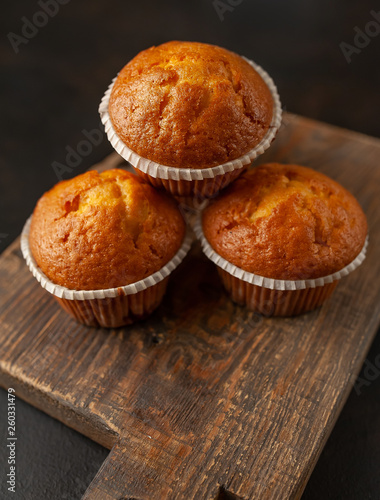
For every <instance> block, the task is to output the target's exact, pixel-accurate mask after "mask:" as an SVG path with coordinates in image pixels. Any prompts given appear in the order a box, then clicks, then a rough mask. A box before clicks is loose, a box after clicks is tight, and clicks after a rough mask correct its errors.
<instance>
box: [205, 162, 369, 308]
mask: <svg viewBox="0 0 380 500" xmlns="http://www.w3.org/2000/svg"><path fill="white" fill-rule="evenodd" d="M198 230H199V228H198ZM202 230H203V236H204V238H205V239H204V245H205V248H207V246H208V245H209V246H210V247H211V248H208V253H209V256H212V257H213V260H214V261H218V263H219V264H220V265H223V267H224V269H222V268H218V269H219V272H220V274H221V277H222V280H223V282H224V284H225V286H226V287H227V289H228V290H229V291H230V293H231V294H232V298H233V299H234V300H235V301H236V302H238V303H241V304H246V305H248V307H249V308H250V309H252V310H255V311H259V312H266V313H270V314H275V315H293V314H298V313H301V312H305V311H307V310H311V309H314V308H315V307H317V306H319V305H321V304H322V303H323V302H324V301H325V300H326V298H327V297H328V296H329V295H330V294H331V293H332V291H333V289H334V288H335V286H336V283H337V281H336V280H337V279H339V278H340V277H341V276H342V274H346V273H347V272H346V270H347V266H350V269H349V270H350V271H351V270H352V269H353V267H355V266H357V265H359V264H360V263H361V261H362V260H363V258H364V251H365V249H364V247H365V242H366V236H367V231H368V228H367V222H366V217H365V215H364V213H363V211H362V209H361V207H360V205H359V204H358V202H357V201H356V199H355V198H354V197H353V196H352V195H351V194H350V193H349V192H348V191H347V190H346V189H344V188H343V187H342V186H341V185H339V184H338V183H336V182H335V181H333V180H332V179H330V178H328V177H327V176H325V175H323V174H321V173H319V172H316V171H314V170H312V169H310V168H306V167H301V166H298V165H280V164H276V163H272V164H267V165H261V166H259V167H256V168H254V169H252V170H250V171H248V172H246V173H244V174H243V175H242V176H241V177H240V178H239V179H237V180H236V181H235V182H234V183H233V184H232V185H231V186H229V187H228V188H227V189H226V191H224V192H223V193H222V194H221V195H219V196H218V197H217V198H216V199H215V200H214V201H213V202H211V203H210V205H209V206H208V207H207V208H206V209H205V211H204V213H203V217H202ZM363 249H364V250H363ZM226 263H228V264H226ZM352 263H355V264H353V265H352Z"/></svg>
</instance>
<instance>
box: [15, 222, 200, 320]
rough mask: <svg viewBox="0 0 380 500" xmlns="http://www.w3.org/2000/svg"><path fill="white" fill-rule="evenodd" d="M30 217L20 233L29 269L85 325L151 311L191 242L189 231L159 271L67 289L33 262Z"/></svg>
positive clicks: (162, 294)
mask: <svg viewBox="0 0 380 500" xmlns="http://www.w3.org/2000/svg"><path fill="white" fill-rule="evenodd" d="M31 219H32V218H31V217H30V218H29V219H28V220H27V221H26V223H25V226H24V228H23V230H22V233H21V251H22V254H23V256H24V258H25V260H26V263H27V265H28V267H29V269H30V271H31V273H32V274H33V276H34V277H35V278H36V279H37V281H38V282H39V283H40V285H41V286H42V288H44V289H45V290H47V291H48V292H49V293H50V294H51V295H52V296H53V297H54V298H55V299H56V300H57V302H58V303H59V304H60V305H61V307H62V308H63V309H64V310H65V311H66V312H67V313H68V314H70V315H71V316H72V317H73V318H75V319H76V320H77V321H78V322H79V323H83V324H85V325H88V326H101V327H106V328H116V327H119V326H123V325H128V324H130V323H133V322H134V321H136V320H139V319H142V318H145V317H146V316H148V315H149V314H151V313H152V312H153V311H154V309H156V308H157V307H158V306H159V304H160V303H161V300H162V298H163V296H164V294H165V291H166V287H167V284H168V280H169V275H170V274H171V273H172V271H174V269H175V268H176V267H178V265H179V264H180V263H181V262H182V260H183V259H184V258H185V256H186V254H187V253H188V251H189V249H190V247H191V243H192V236H191V234H190V231H188V232H187V234H186V236H185V238H184V241H183V243H182V245H181V247H180V249H179V250H178V252H177V253H176V255H175V256H174V257H173V258H172V259H171V260H170V261H169V262H168V263H167V264H166V265H165V266H163V267H162V268H161V269H160V270H159V271H157V272H155V273H154V274H152V275H151V276H148V277H147V278H145V279H143V280H140V281H137V282H136V283H131V284H130V285H126V286H121V287H117V288H107V289H103V290H70V289H69V288H65V287H63V286H60V285H56V284H55V283H53V282H52V281H51V280H49V278H48V277H47V276H46V275H45V274H44V273H43V272H42V271H41V269H40V268H39V267H38V265H37V264H36V262H35V260H34V258H33V256H32V254H31V252H30V247H29V230H30V223H31Z"/></svg>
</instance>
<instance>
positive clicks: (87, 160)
mask: <svg viewBox="0 0 380 500" xmlns="http://www.w3.org/2000/svg"><path fill="white" fill-rule="evenodd" d="M59 1H60V3H57V2H58V0H39V2H38V1H34V0H33V1H26V0H18V1H17V2H12V1H11V0H6V2H3V5H2V13H1V20H0V23H1V40H0V56H1V62H2V64H1V76H0V86H1V103H2V106H1V111H2V116H1V118H2V119H1V122H0V127H1V135H0V137H1V149H0V251H1V250H3V249H4V248H5V247H6V246H7V245H8V244H9V243H10V242H11V241H12V240H13V239H14V238H15V237H16V236H17V235H18V234H19V232H20V230H21V228H22V225H23V222H24V220H25V219H26V217H27V216H28V215H29V214H30V212H31V211H32V209H33V206H34V204H35V202H36V200H37V199H38V197H39V196H40V195H41V194H42V193H43V192H44V191H45V190H46V189H48V188H49V187H51V186H52V185H53V184H54V183H55V182H57V175H56V172H55V171H54V168H53V166H52V165H57V163H61V164H65V163H66V156H67V154H68V151H69V150H72V149H73V150H74V151H77V150H78V149H79V150H80V154H79V159H78V157H77V160H76V163H77V165H76V166H75V167H73V170H72V172H71V173H67V174H66V175H65V177H68V176H70V175H76V174H78V173H80V172H82V171H84V170H85V169H86V168H88V167H90V166H91V165H92V164H93V163H95V162H97V161H99V160H100V159H102V158H103V157H104V156H105V155H106V154H107V153H108V152H110V151H111V147H110V146H109V145H108V143H107V141H106V140H105V139H104V138H103V137H104V136H102V135H101V134H100V135H99V134H97V135H98V136H99V140H98V141H97V142H98V143H99V144H94V145H93V146H92V147H91V148H89V149H87V150H85V149H83V148H82V150H81V141H83V140H84V139H86V137H85V136H86V132H89V131H93V130H95V129H96V128H97V127H98V126H99V117H98V113H97V106H98V103H99V101H100V98H101V96H102V94H103V92H104V90H105V88H106V86H107V85H108V84H109V82H110V80H111V78H112V77H113V76H114V75H115V74H116V72H117V71H118V70H119V69H120V68H121V67H122V66H123V65H124V64H125V63H126V62H127V61H128V60H129V59H130V58H132V57H133V56H134V55H135V54H136V53H137V52H138V51H140V50H142V49H144V48H146V47H149V46H150V45H153V44H158V43H161V42H164V41H167V40H170V39H182V40H198V41H204V42H209V43H215V44H219V45H222V46H225V47H227V48H229V49H231V50H234V51H236V52H238V53H240V54H244V55H246V56H248V57H250V58H252V59H254V60H255V61H256V62H258V63H259V64H261V65H262V66H263V67H264V68H265V69H266V70H267V71H268V72H269V73H270V74H271V75H272V77H273V78H274V80H275V82H276V84H277V86H278V89H279V92H280V95H281V98H282V102H283V105H284V107H285V108H286V109H287V110H289V111H292V112H296V113H299V114H302V115H305V116H309V117H312V118H316V119H320V120H324V121H327V122H330V123H333V124H336V125H340V126H343V127H347V128H351V129H354V130H357V131H360V132H363V133H367V134H371V135H375V136H380V120H379V118H378V110H379V104H380V103H379V88H380V65H379V63H378V61H379V55H380V54H379V50H380V35H379V36H377V35H376V33H377V31H376V25H375V24H373V22H374V18H373V17H372V15H371V10H375V11H380V6H379V5H376V4H375V2H370V1H368V0H362V1H361V2H358V1H347V0H345V1H343V0H336V1H334V2H328V1H327V0H307V1H305V0H288V1H287V2H284V1H281V0H274V1H271V2H268V1H265V0H257V1H255V2H253V1H251V0H242V1H240V2H239V1H238V0H234V1H232V0H231V4H234V5H235V6H234V7H232V6H231V5H229V4H228V0H220V1H219V2H215V0H193V1H191V2H190V1H187V2H180V1H179V0H165V1H160V2H157V1H153V0H139V1H137V0H135V1H132V2H130V1H122V0H108V1H105V0H98V1H91V0H82V1H81V2H79V1H74V0H71V1H70V0H59ZM42 4H44V6H45V11H49V12H48V14H46V16H47V17H46V16H44V15H42V16H41V15H40V14H36V13H38V12H40V11H42V10H43V9H42ZM216 4H217V5H219V11H223V10H225V12H224V19H223V20H221V17H220V13H219V14H218V12H217V8H216V6H215V5H216ZM378 17H379V25H380V14H379V15H378ZM46 19H47V21H46ZM29 21H32V22H34V23H36V24H39V25H40V27H39V28H37V29H33V27H31V26H30V24H29ZM45 21H46V23H45ZM369 23H370V24H369ZM371 23H372V24H371ZM26 25H28V27H27V28H25V26H26ZM360 30H362V31H363V32H365V31H366V30H367V32H368V33H369V35H370V36H368V35H367V36H365V35H364V36H363V35H357V33H358V32H360ZM23 32H24V33H23ZM10 33H13V35H11V34H10ZM20 36H22V37H24V39H23V40H22V39H21V38H20ZM355 36H356V37H357V38H356V39H355ZM11 40H12V41H11ZM342 42H344V43H346V44H350V45H354V43H356V46H354V48H353V49H352V48H351V49H350V48H349V47H348V45H345V50H346V52H347V53H348V52H350V51H351V50H353V51H354V52H353V53H352V57H351V62H348V61H347V58H346V57H345V56H344V54H343V53H342V48H341V45H342ZM12 44H13V46H12ZM359 46H360V47H359ZM82 146H83V144H82ZM55 162H56V163H55ZM10 286H11V285H10ZM379 352H380V339H379V336H378V338H377V340H376V341H375V344H374V345H373V348H372V351H371V353H370V355H369V359H370V360H372V361H374V359H375V357H376V356H377V354H378V353H379ZM0 401H1V411H0V429H1V432H0V436H1V446H2V448H1V451H0V471H1V470H4V467H2V460H4V459H5V453H4V449H5V444H4V443H5V425H6V424H5V407H4V405H5V401H6V399H5V392H4V391H1V392H0ZM379 401H380V377H378V378H376V379H375V380H374V381H373V382H372V384H371V385H370V386H369V387H365V388H363V391H362V394H361V395H360V396H359V395H358V394H356V393H355V392H353V393H352V395H351V397H350V399H349V401H348V402H347V404H346V407H345V409H344V411H343V413H342V415H341V417H340V419H339V421H338V423H337V426H336V428H335V430H334V432H333V434H332V436H331V438H330V440H329V441H328V444H327V446H326V448H325V450H324V452H323V454H322V456H321V459H320V461H319V463H318V465H317V468H316V470H315V472H314V473H313V475H312V477H311V480H310V483H309V485H308V487H307V489H306V492H305V494H304V497H303V498H304V500H311V499H320V498H324V499H337V498H345V499H362V498H379V491H380V484H379V474H378V471H379V468H380V417H379V415H380V412H379V409H380V408H379V406H380V403H379ZM17 428H18V436H19V441H18V462H17V466H18V476H17V477H18V481H19V483H18V490H17V491H18V493H17V494H16V495H13V496H12V498H20V499H23V498H26V499H28V500H29V499H41V498H52V499H53V498H62V499H63V498H67V499H69V498H70V499H76V498H80V495H81V493H83V492H84V490H85V489H86V486H87V485H88V483H89V482H90V480H91V479H92V477H93V475H94V474H95V472H96V471H97V470H98V468H99V466H100V464H101V462H102V460H103V459H104V457H105V456H106V454H107V451H106V450H104V449H102V448H101V447H99V446H98V445H96V444H95V443H92V442H90V441H89V440H87V439H85V438H84V437H82V436H80V435H78V434H77V433H75V432H74V431H71V430H70V429H68V428H66V427H64V426H62V425H61V424H60V423H58V422H56V421H54V420H52V419H50V418H49V417H47V416H46V415H43V414H42V413H40V412H38V411H37V410H35V409H33V408H31V407H29V406H28V405H26V404H24V403H22V402H21V401H17ZM5 486H6V485H5V478H4V477H0V497H1V498H7V496H6V493H5V491H6V489H5ZM1 495H3V496H1Z"/></svg>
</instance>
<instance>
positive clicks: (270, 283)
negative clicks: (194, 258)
mask: <svg viewBox="0 0 380 500" xmlns="http://www.w3.org/2000/svg"><path fill="white" fill-rule="evenodd" d="M193 229H194V232H195V234H196V236H197V238H198V240H199V241H200V242H201V245H202V250H203V252H204V253H205V255H206V256H207V257H208V258H209V259H210V260H211V261H212V262H214V264H216V266H217V269H218V273H219V275H220V277H221V278H222V281H223V284H224V286H225V288H226V290H227V292H228V293H229V294H230V295H231V298H232V300H233V301H234V302H237V303H238V304H240V305H245V306H246V307H247V308H248V309H250V310H251V311H255V312H258V313H260V314H264V315H266V316H295V315H297V314H301V313H304V312H307V311H311V310H313V309H315V308H317V307H319V306H321V305H322V304H323V303H324V302H325V300H327V299H328V298H329V297H330V295H331V294H332V292H333V290H334V288H335V287H336V285H337V283H338V281H339V280H340V279H341V278H343V276H347V274H349V273H351V272H352V271H354V269H356V268H357V267H359V266H360V265H361V264H362V262H363V261H364V259H365V256H366V252H367V246H368V236H367V238H366V240H365V243H364V245H363V248H362V250H361V252H360V253H359V254H358V255H357V257H356V258H355V259H354V260H353V261H352V262H351V263H350V264H348V265H347V266H345V267H344V268H343V269H341V270H340V271H337V272H335V273H333V274H329V275H328V276H323V277H321V278H316V279H306V280H276V279H273V278H265V277H264V276H259V275H257V274H254V273H249V272H248V271H244V270H243V269H241V268H239V267H237V266H235V265H233V264H231V262H228V261H227V260H226V259H224V258H223V257H222V256H220V255H219V254H218V253H217V252H215V250H213V248H212V247H211V245H210V244H209V242H208V241H207V239H206V237H205V236H204V234H203V230H202V214H199V215H198V216H197V218H196V221H195V223H194V227H193Z"/></svg>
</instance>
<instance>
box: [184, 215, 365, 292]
mask: <svg viewBox="0 0 380 500" xmlns="http://www.w3.org/2000/svg"><path fill="white" fill-rule="evenodd" d="M193 229H194V232H195V234H196V236H197V238H198V240H199V241H200V242H201V245H202V250H203V252H204V253H205V255H206V256H207V257H208V258H209V259H210V260H211V261H212V262H214V264H216V265H217V266H218V267H220V268H221V269H223V270H224V271H226V272H227V273H229V274H230V275H232V276H234V277H235V278H238V279H240V280H243V281H245V282H247V283H249V284H251V285H255V286H259V287H262V288H267V289H270V290H303V289H306V288H316V287H321V286H324V285H326V284H328V283H332V282H333V281H336V280H340V279H341V278H343V277H344V276H347V275H348V274H349V273H351V272H352V271H354V270H355V269H356V268H357V267H359V266H360V265H361V264H362V262H363V261H364V259H365V256H366V252H367V246H368V236H367V237H366V240H365V243H364V245H363V248H362V250H361V251H360V253H359V254H358V255H357V257H356V258H355V259H354V260H353V261H352V262H350V264H348V265H347V266H345V267H344V268H343V269H341V270H340V271H337V272H335V273H333V274H329V275H328V276H323V277H321V278H316V279H306V280H278V279H273V278H265V277H264V276H259V275H257V274H254V273H249V272H247V271H244V270H243V269H241V268H239V267H237V266H235V265H234V264H231V262H228V261H227V260H226V259H224V258H223V257H222V256H221V255H219V254H218V253H217V252H215V250H213V248H212V247H211V245H210V243H209V242H208V241H207V239H206V237H205V235H204V234H203V230H202V214H201V213H200V214H199V215H198V216H197V218H196V221H195V223H194V227H193Z"/></svg>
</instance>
